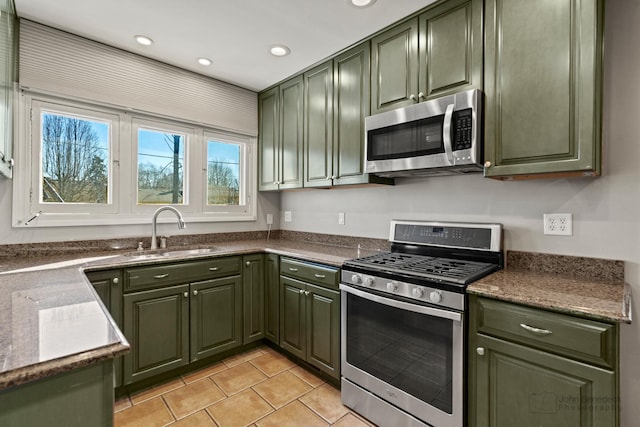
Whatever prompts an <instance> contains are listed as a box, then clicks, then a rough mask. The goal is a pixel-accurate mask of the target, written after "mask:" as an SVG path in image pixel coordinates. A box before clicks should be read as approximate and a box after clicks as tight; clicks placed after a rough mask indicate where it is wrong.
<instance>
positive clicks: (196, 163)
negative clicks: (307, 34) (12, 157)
mask: <svg viewBox="0 0 640 427" xmlns="http://www.w3.org/2000/svg"><path fill="white" fill-rule="evenodd" d="M19 121H20V129H21V131H20V133H19V137H21V138H25V136H24V135H30V138H31V141H30V144H25V143H24V142H23V143H20V144H18V145H17V147H18V152H17V153H16V160H17V161H18V162H19V165H24V166H23V167H20V168H19V169H20V171H21V173H19V174H18V173H16V176H15V178H16V179H15V181H14V210H13V225H14V226H16V227H21V226H25V225H29V226H35V227H40V226H57V225H65V226H69V225H74V226H75V225H96V224H100V225H102V224H137V223H147V222H149V218H150V217H149V215H150V213H152V212H153V211H155V209H157V208H158V206H159V205H174V206H176V207H178V208H179V209H180V211H181V212H182V213H183V215H184V216H185V219H186V220H187V221H192V222H207V221H242V220H255V219H256V206H255V202H254V199H255V198H254V197H252V196H253V195H254V194H255V192H256V184H255V183H254V182H253V181H254V176H255V175H254V172H253V170H254V169H255V168H256V167H257V165H256V160H255V159H254V156H253V155H252V153H253V151H254V150H252V146H253V145H255V144H256V140H255V138H252V137H248V136H244V135H238V134H235V133H230V132H220V131H215V130H212V129H208V128H205V127H202V126H194V125H190V124H189V123H184V122H181V121H171V120H168V119H165V118H158V117H153V116H150V115H143V114H131V112H129V111H119V110H116V109H112V108H107V107H97V106H90V105H85V104H81V103H78V102H72V101H68V100H59V99H57V98H52V97H45V96H43V95H37V94H23V95H22V96H21V109H20V114H19ZM26 129H29V130H30V132H26V131H25V130H26ZM16 170H18V168H17V169H16ZM36 214H39V215H38V216H37V217H36V218H37V219H36V220H32V221H29V219H31V218H33V217H34V216H35V215H36ZM25 223H26V224H25Z"/></svg>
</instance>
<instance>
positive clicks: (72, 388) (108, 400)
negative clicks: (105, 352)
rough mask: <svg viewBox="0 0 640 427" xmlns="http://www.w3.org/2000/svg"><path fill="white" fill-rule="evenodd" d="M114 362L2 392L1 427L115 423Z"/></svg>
mask: <svg viewBox="0 0 640 427" xmlns="http://www.w3.org/2000/svg"><path fill="white" fill-rule="evenodd" d="M112 377H113V362H112V360H108V361H105V362H102V363H98V364H95V365H90V366H86V367H83V368H78V369H75V370H73V371H70V372H65V373H62V374H58V375H55V376H53V377H49V378H44V379H42V380H38V381H34V382H30V383H27V384H23V385H20V386H17V387H12V388H9V389H6V390H3V391H0V426H2V427H26V426H29V427H45V426H46V427H57V426H60V427H86V426H95V427H99V426H104V427H111V426H113V399H114V394H113V381H112Z"/></svg>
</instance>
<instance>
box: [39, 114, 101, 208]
mask: <svg viewBox="0 0 640 427" xmlns="http://www.w3.org/2000/svg"><path fill="white" fill-rule="evenodd" d="M41 118H42V121H41V125H42V128H41V135H42V145H41V151H40V152H41V153H42V172H41V177H40V178H41V185H42V192H41V198H42V199H41V202H42V203H97V204H106V203H109V135H110V131H109V126H110V124H109V123H108V122H103V121H97V120H91V119H86V118H83V119H80V118H77V117H73V116H65V115H61V114H54V113H49V112H44V113H42V116H41Z"/></svg>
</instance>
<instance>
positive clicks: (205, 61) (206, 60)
mask: <svg viewBox="0 0 640 427" xmlns="http://www.w3.org/2000/svg"><path fill="white" fill-rule="evenodd" d="M198 64H200V65H211V64H212V62H211V60H210V59H209V58H198Z"/></svg>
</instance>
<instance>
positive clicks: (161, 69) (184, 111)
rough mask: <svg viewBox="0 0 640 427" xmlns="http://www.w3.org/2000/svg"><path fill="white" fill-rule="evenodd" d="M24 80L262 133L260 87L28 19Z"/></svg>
mask: <svg viewBox="0 0 640 427" xmlns="http://www.w3.org/2000/svg"><path fill="white" fill-rule="evenodd" d="M19 85H20V88H22V89H27V90H30V91H35V92H43V93H48V94H53V95H58V96H64V97H71V98H74V99H78V100H84V101H89V102H97V103H101V104H107V105H111V106H115V107H119V108H125V109H133V110H136V111H141V112H148V113H152V114H157V115H162V116H167V117H171V118H176V119H181V120H186V121H189V122H194V123H201V124H204V125H207V126H211V127H215V128H217V129H223V130H230V131H234V132H239V133H243V134H246V135H250V136H255V135H257V132H258V113H257V108H258V103H257V94H256V93H255V92H252V91H250V90H247V89H243V88H240V87H238V86H234V85H231V84H228V83H224V82H221V81H219V80H215V79H212V78H209V77H206V76H202V75H200V74H197V73H193V72H190V71H187V70H183V69H181V68H178V67H174V66H172V65H168V64H165V63H162V62H158V61H155V60H153V59H149V58H146V57H143V56H140V55H136V54H133V53H130V52H126V51H123V50H120V49H117V48H114V47H111V46H107V45H104V44H102V43H99V42H95V41H92V40H88V39H85V38H82V37H79V36H76V35H73V34H69V33H66V32H63V31H60V30H57V29H53V28H50V27H47V26H44V25H41V24H38V23H35V22H32V21H29V20H25V19H22V20H20V59H19Z"/></svg>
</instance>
